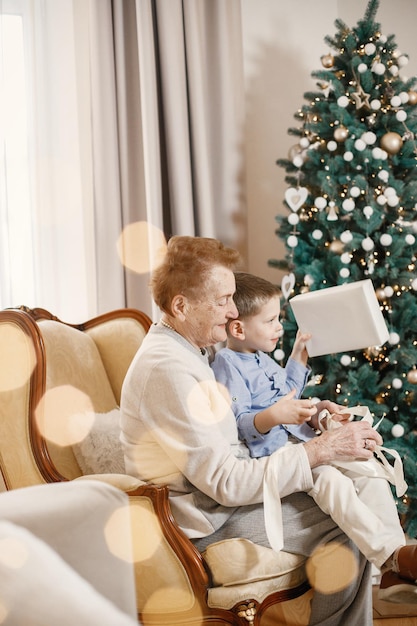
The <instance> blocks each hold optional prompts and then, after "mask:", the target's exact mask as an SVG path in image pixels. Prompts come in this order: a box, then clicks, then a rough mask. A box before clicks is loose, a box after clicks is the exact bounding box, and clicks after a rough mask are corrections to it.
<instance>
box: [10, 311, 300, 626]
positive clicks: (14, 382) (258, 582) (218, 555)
mask: <svg viewBox="0 0 417 626" xmlns="http://www.w3.org/2000/svg"><path fill="white" fill-rule="evenodd" d="M150 323H151V322H150V320H149V318H148V317H147V316H146V315H144V314H143V313H141V312H140V311H136V310H133V309H123V310H119V311H113V312H111V313H108V314H106V315H102V316H100V317H98V318H95V319H94V320H90V321H89V322H86V323H85V324H81V325H78V326H76V325H70V324H65V323H64V322H62V321H60V320H58V319H57V318H56V317H54V316H53V315H51V314H50V313H48V312H47V311H45V310H43V309H35V310H29V309H27V308H25V307H22V308H21V309H11V310H5V311H0V345H1V350H0V468H1V473H2V476H3V480H4V482H5V485H6V488H7V489H15V488H18V487H25V486H29V485H35V484H39V483H44V482H57V481H66V480H73V479H78V480H83V479H84V477H83V475H82V471H81V469H80V465H79V463H78V462H77V459H76V456H75V455H74V451H73V444H74V441H72V440H71V436H70V433H71V432H72V431H70V429H69V426H68V424H69V423H70V422H71V420H72V418H73V416H74V415H76V416H77V419H80V416H81V420H82V421H83V420H86V419H87V418H86V417H85V416H88V415H93V416H95V419H100V416H101V415H103V414H106V416H107V417H108V416H109V414H111V415H113V413H114V414H115V415H117V411H115V409H116V408H117V407H118V405H119V402H120V392H121V387H122V383H123V379H124V377H125V374H126V371H127V368H128V367H129V364H130V362H131V360H132V358H133V356H134V354H135V352H136V350H137V349H138V347H139V346H140V344H141V342H142V339H143V337H144V336H145V334H146V332H147V330H148V328H149V326H150ZM85 423H86V424H87V422H85ZM115 431H116V434H117V429H115ZM90 434H91V433H90ZM87 436H88V435H87ZM116 445H118V437H117V441H116V439H115V443H114V449H116ZM112 449H113V448H112ZM85 478H88V477H85ZM90 478H91V477H90ZM95 479H96V480H102V481H105V482H108V483H110V484H113V485H115V486H116V487H118V488H120V489H122V490H123V491H126V492H127V493H128V494H129V496H130V498H129V513H130V516H131V518H132V527H133V529H134V530H133V544H134V552H135V577H136V596H137V606H138V612H139V614H140V619H141V621H142V623H144V624H155V625H162V624H168V623H169V624H178V625H180V624H183V623H189V624H196V625H197V624H198V625H199V626H200V625H201V624H202V623H203V622H205V621H210V622H211V623H212V624H216V623H218V624H224V623H227V624H248V623H251V624H258V623H261V624H262V626H267V624H269V623H271V624H274V625H275V626H279V624H280V623H282V624H300V625H301V624H307V623H308V615H309V603H310V594H309V593H306V592H307V590H308V584H307V583H306V577H305V569H304V562H303V560H302V559H301V558H299V557H296V556H294V555H290V554H286V553H280V554H276V553H274V552H273V551H272V550H269V549H267V548H263V547H260V546H255V545H254V544H252V543H251V542H249V541H246V540H243V539H230V540H227V541H223V542H219V543H217V544H214V545H212V546H210V547H209V548H208V549H207V551H206V552H205V554H204V555H201V554H200V553H199V552H198V551H197V550H196V549H195V548H194V546H193V545H192V544H191V542H190V541H189V540H188V539H187V537H185V535H184V534H183V533H182V532H181V530H180V529H179V528H178V527H177V526H176V524H175V522H174V520H173V518H172V514H171V511H170V508H169V500H168V489H167V487H157V486H154V485H146V484H144V483H142V482H141V481H138V480H136V479H135V478H133V477H130V476H126V475H120V474H104V475H103V474H100V475H95ZM281 605H282V606H281ZM284 605H285V606H284ZM278 607H279V608H278ZM281 620H283V621H281Z"/></svg>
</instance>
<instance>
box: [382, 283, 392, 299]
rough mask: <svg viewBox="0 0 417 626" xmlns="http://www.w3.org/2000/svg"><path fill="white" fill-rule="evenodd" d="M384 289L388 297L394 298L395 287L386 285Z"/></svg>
mask: <svg viewBox="0 0 417 626" xmlns="http://www.w3.org/2000/svg"><path fill="white" fill-rule="evenodd" d="M384 291H385V295H386V297H387V298H392V296H393V295H394V289H393V288H392V287H391V286H390V285H387V286H386V287H384Z"/></svg>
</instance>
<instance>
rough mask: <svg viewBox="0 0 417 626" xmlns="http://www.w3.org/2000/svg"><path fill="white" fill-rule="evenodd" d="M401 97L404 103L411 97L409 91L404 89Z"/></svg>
mask: <svg viewBox="0 0 417 626" xmlns="http://www.w3.org/2000/svg"><path fill="white" fill-rule="evenodd" d="M400 99H401V103H402V104H407V102H408V101H409V99H410V96H409V95H408V93H407V92H406V91H402V92H401V93H400Z"/></svg>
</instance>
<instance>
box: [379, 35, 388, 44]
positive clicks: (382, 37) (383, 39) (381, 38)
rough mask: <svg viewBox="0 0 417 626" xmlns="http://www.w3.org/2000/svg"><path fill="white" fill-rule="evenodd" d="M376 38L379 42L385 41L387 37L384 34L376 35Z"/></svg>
mask: <svg viewBox="0 0 417 626" xmlns="http://www.w3.org/2000/svg"><path fill="white" fill-rule="evenodd" d="M378 40H379V41H380V42H381V43H387V37H386V35H380V36H379V37H378Z"/></svg>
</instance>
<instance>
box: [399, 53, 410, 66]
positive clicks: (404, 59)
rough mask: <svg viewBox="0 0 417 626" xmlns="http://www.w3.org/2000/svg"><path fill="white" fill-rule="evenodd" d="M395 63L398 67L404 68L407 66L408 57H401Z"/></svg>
mask: <svg viewBox="0 0 417 626" xmlns="http://www.w3.org/2000/svg"><path fill="white" fill-rule="evenodd" d="M397 63H398V65H399V66H400V67H405V66H406V65H408V57H406V56H404V55H401V56H400V57H398V61H397Z"/></svg>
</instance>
